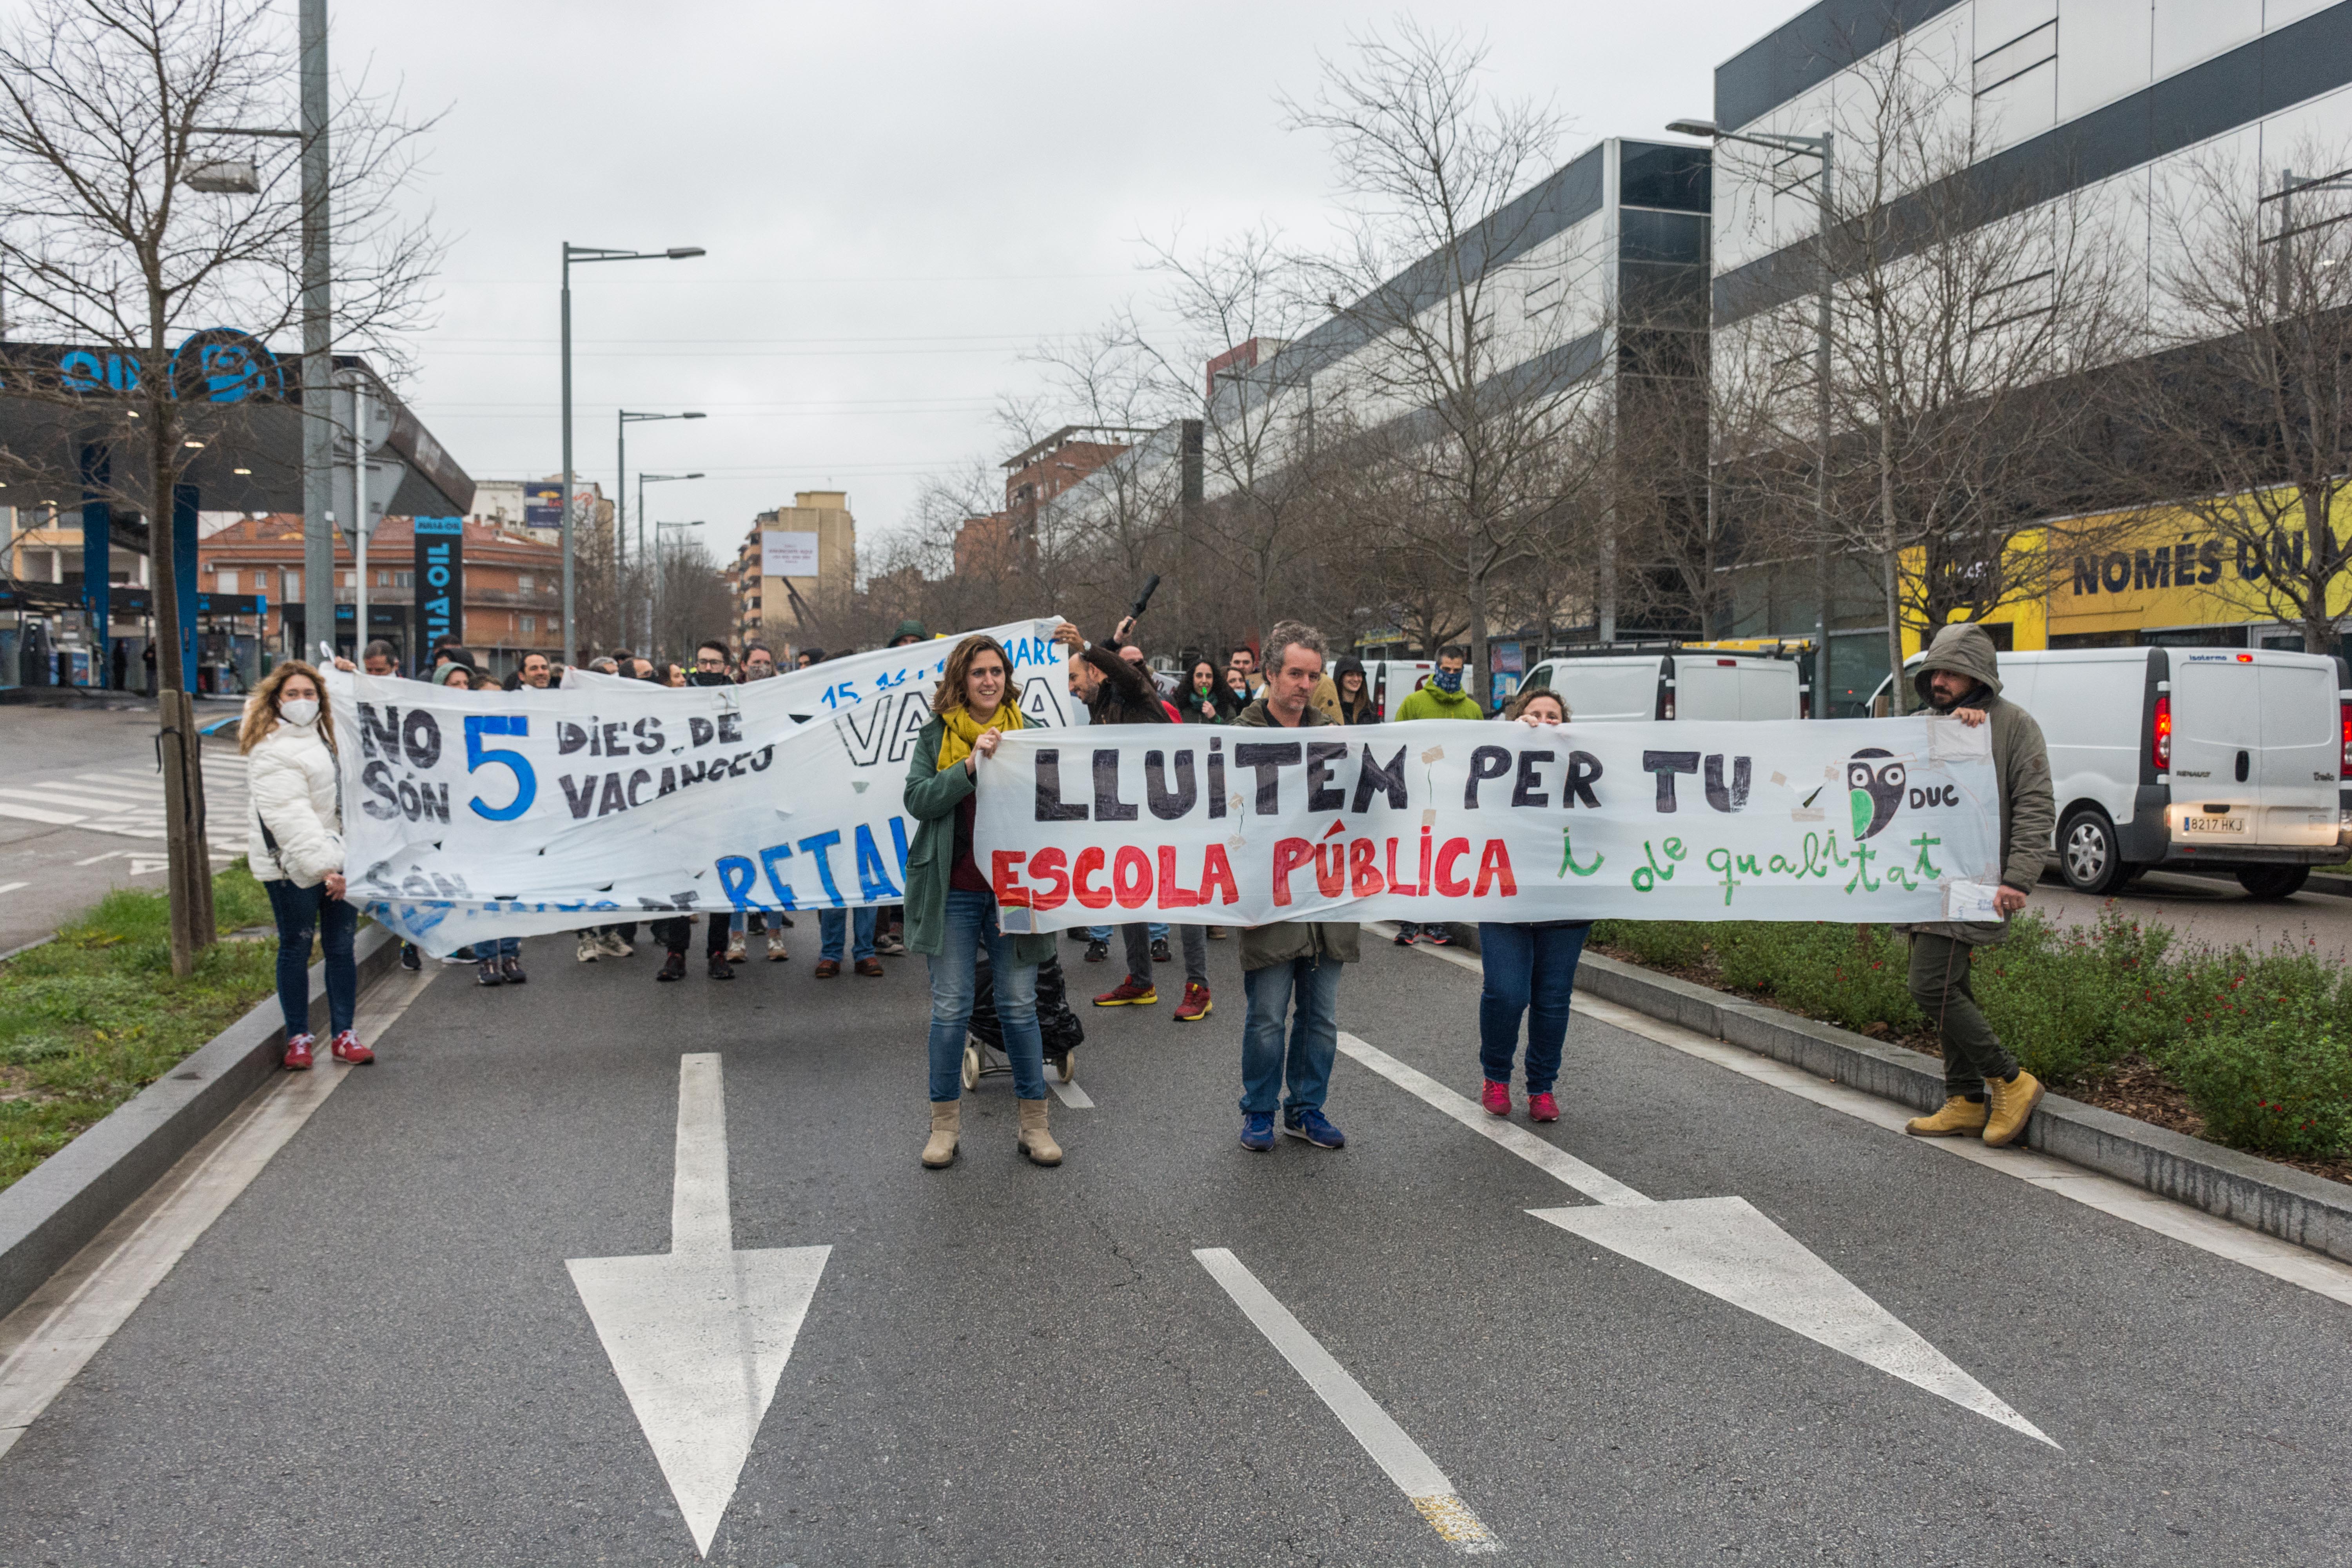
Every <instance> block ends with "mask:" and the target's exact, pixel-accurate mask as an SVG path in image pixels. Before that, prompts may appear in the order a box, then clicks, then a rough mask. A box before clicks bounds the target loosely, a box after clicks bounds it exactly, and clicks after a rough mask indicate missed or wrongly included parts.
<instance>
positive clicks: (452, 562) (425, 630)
mask: <svg viewBox="0 0 2352 1568" xmlns="http://www.w3.org/2000/svg"><path fill="white" fill-rule="evenodd" d="M465 635H466V520H465V519H464V518H462V517H420V518H418V519H417V520H416V638H417V641H418V643H419V644H421V645H422V646H421V647H419V648H418V649H417V654H418V664H417V668H420V669H426V668H431V666H430V664H429V663H427V662H425V660H426V659H427V658H429V655H430V650H431V648H432V647H433V645H434V644H435V643H436V642H438V641H440V640H441V638H443V637H457V638H459V639H461V640H462V639H463V638H464V637H465Z"/></svg>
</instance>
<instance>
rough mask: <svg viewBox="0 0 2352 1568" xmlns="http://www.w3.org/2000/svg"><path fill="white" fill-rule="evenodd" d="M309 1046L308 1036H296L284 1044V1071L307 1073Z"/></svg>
mask: <svg viewBox="0 0 2352 1568" xmlns="http://www.w3.org/2000/svg"><path fill="white" fill-rule="evenodd" d="M311 1044H312V1041H311V1037H310V1036H308V1035H297V1036H295V1037H293V1038H292V1039H290V1040H289V1041H287V1042H286V1070H287V1071H288V1072H307V1071H309V1070H310V1046H311Z"/></svg>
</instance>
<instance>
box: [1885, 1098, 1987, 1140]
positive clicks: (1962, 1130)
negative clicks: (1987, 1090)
mask: <svg viewBox="0 0 2352 1568" xmlns="http://www.w3.org/2000/svg"><path fill="white" fill-rule="evenodd" d="M1991 1114H1992V1111H1991V1108H1990V1107H1989V1106H1987V1105H1986V1104H1985V1102H1984V1101H1983V1100H1969V1099H1968V1098H1966V1097H1965V1096H1962V1095H1958V1094H1956V1095H1954V1096H1952V1097H1951V1098H1950V1099H1949V1100H1946V1101H1944V1109H1943V1110H1938V1111H1937V1112H1936V1114H1935V1115H1933V1116H1915V1117H1913V1118H1912V1119H1911V1120H1910V1121H1906V1122H1905V1123H1904V1124H1903V1131H1906V1132H1908V1133H1909V1134H1911V1136H1912V1137H1914V1138H1959V1137H1964V1136H1966V1135H1967V1134H1969V1133H1970V1132H1981V1131H1984V1124H1985V1118H1986V1117H1988V1116H1990V1115H1991Z"/></svg>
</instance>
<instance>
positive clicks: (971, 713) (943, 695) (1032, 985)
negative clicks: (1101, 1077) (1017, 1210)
mask: <svg viewBox="0 0 2352 1568" xmlns="http://www.w3.org/2000/svg"><path fill="white" fill-rule="evenodd" d="M1012 679H1013V656H1012V655H1011V654H1009V653H1007V652H1005V651H1004V646H1003V644H1002V643H1000V642H998V641H997V640H996V639H995V638H994V637H966V638H964V639H963V641H961V642H960V643H958V644H957V645H956V649H955V651H954V652H953V653H951V654H950V655H949V656H948V662H947V668H945V669H944V670H943V671H942V672H941V673H940V683H939V686H938V688H937V689H935V690H933V691H932V693H931V715H932V716H931V720H930V721H929V723H927V724H925V725H924V726H923V729H922V732H921V733H920V734H919V735H918V736H917V737H916V738H915V754H914V757H913V760H912V761H911V762H910V763H908V768H907V815H908V816H911V817H913V818H914V819H915V821H916V824H917V826H916V828H915V842H914V844H913V846H912V847H910V848H909V849H908V852H907V948H908V951H909V952H919V953H924V954H927V955H928V956H929V959H930V965H931V1036H930V1066H931V1085H930V1088H931V1135H930V1139H929V1142H926V1143H925V1144H924V1145H923V1163H924V1164H925V1165H927V1166H929V1167H930V1168H931V1169H933V1170H938V1169H939V1168H940V1167H941V1166H944V1165H947V1164H950V1163H953V1162H954V1160H955V1155H956V1142H957V1138H958V1135H959V1131H958V1116H959V1114H960V1109H961V1100H962V1097H963V1047H964V1037H965V1035H966V1033H967V1032H968V1031H969V1030H970V1028H971V1005H972V994H973V979H974V976H975V974H976V973H978V967H979V966H978V963H977V962H976V954H977V952H978V951H979V949H980V948H981V947H982V945H983V944H985V945H986V947H987V949H988V963H989V972H990V976H991V981H992V985H993V988H994V992H995V998H996V1017H997V1022H998V1023H999V1024H1001V1025H1002V1026H1003V1029H1004V1054H1005V1055H1006V1056H1007V1057H1010V1058H1012V1060H1013V1094H1014V1096H1015V1097H1016V1098H1017V1100H1018V1101H1019V1104H1020V1112H1021V1131H1020V1134H1019V1136H1018V1138H1017V1139H1016V1140H1015V1146H1016V1147H1017V1148H1019V1150H1020V1151H1021V1152H1023V1153H1024V1154H1026V1155H1027V1156H1029V1158H1030V1159H1031V1160H1032V1161H1033V1162H1034V1163H1037V1164H1040V1165H1058V1164H1060V1163H1062V1149H1061V1145H1059V1144H1058V1143H1056V1142H1054V1135H1053V1133H1052V1131H1049V1130H1048V1128H1047V1126H1046V1118H1045V1039H1044V1037H1043V1036H1041V1035H1040V1034H1039V1032H1038V1028H1037V965H1038V964H1040V963H1044V962H1045V960H1046V959H1049V958H1051V957H1053V956H1054V939H1053V937H1052V936H1051V935H1050V934H1048V935H1043V936H1038V935H1029V936H1015V935H1012V934H1010V933H1008V932H1006V931H1004V930H1003V925H1002V923H1001V922H1000V921H999V920H998V918H997V909H996V893H995V891H994V889H992V887H991V885H990V883H989V880H988V878H987V875H986V874H985V873H984V872H982V870H981V868H980V867H979V865H978V864H977V862H976V861H975V860H974V859H973V858H972V852H971V835H972V818H973V812H974V808H975V804H976V800H977V796H978V792H979V788H980V773H981V770H982V768H984V767H986V766H987V765H988V764H989V759H990V758H992V757H993V756H994V755H995V754H996V744H997V742H998V741H999V740H1001V739H1002V738H1003V734H1004V732H1005V731H1008V730H1018V729H1022V728H1024V724H1023V722H1022V718H1021V710H1020V709H1019V707H1017V706H1016V705H1015V704H1013V702H1012V701H1011V700H1009V692H1008V690H1007V689H1008V688H1009V687H1010V686H1011V685H1012Z"/></svg>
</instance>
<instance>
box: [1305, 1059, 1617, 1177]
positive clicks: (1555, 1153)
mask: <svg viewBox="0 0 2352 1568" xmlns="http://www.w3.org/2000/svg"><path fill="white" fill-rule="evenodd" d="M1339 1050H1340V1053H1341V1054H1342V1055H1344V1056H1346V1057H1347V1058H1349V1059H1350V1060H1352V1061H1356V1062H1359V1063H1361V1064H1362V1065H1363V1066H1365V1067H1368V1068H1371V1069H1372V1070H1373V1071H1374V1072H1376V1073H1378V1074H1380V1075H1381V1077H1382V1078H1384V1079H1388V1080H1389V1081H1390V1082H1391V1083H1392V1084H1394V1085H1396V1086H1397V1087H1398V1088H1399V1089H1403V1090H1404V1091H1405V1092H1406V1093H1407V1094H1410V1095H1412V1097H1413V1098H1414V1099H1416V1100H1421V1101H1422V1102H1423V1103H1424V1104H1426V1105H1429V1106H1432V1107H1433V1108H1434V1109H1436V1110H1440V1111H1443V1112H1444V1114H1446V1115H1447V1116H1450V1117H1452V1118H1453V1119H1454V1121H1459V1122H1460V1123H1462V1125H1463V1126H1465V1127H1467V1128H1468V1129H1470V1131H1473V1132H1475V1133H1477V1134H1478V1135H1479V1136H1480V1137H1482V1138H1486V1139H1487V1140H1489V1141H1491V1142H1496V1143H1499V1144H1501V1145H1502V1146H1503V1147H1504V1148H1506V1149H1508V1150H1509V1151H1510V1152H1512V1153H1514V1154H1517V1156H1518V1157H1519V1158H1520V1159H1522V1160H1525V1161H1526V1162H1527V1163H1528V1164H1530V1165H1533V1166H1535V1167H1536V1168H1537V1169H1538V1170H1540V1171H1542V1172H1544V1173H1546V1174H1548V1175H1549V1176H1552V1177H1554V1178H1556V1179H1557V1180H1559V1181H1560V1182H1563V1183H1565V1184H1568V1185H1569V1186H1570V1187H1573V1188H1575V1189H1576V1190H1577V1191H1578V1192H1580V1193H1582V1194H1584V1195H1585V1196H1586V1197H1588V1198H1591V1200H1592V1201H1593V1202H1594V1203H1597V1204H1609V1205H1613V1206H1616V1207H1620V1208H1631V1207H1633V1206H1634V1205H1640V1204H1646V1203H1648V1202H1649V1201H1650V1200H1649V1199H1648V1198H1646V1197H1643V1195H1642V1194H1640V1193H1637V1192H1635V1191H1634V1190H1633V1188H1631V1187H1629V1186H1627V1185H1626V1184H1624V1183H1622V1182H1621V1181H1619V1180H1618V1179H1617V1178H1616V1177H1614V1176H1612V1175H1611V1174H1609V1173H1608V1172H1606V1171H1602V1170H1598V1169H1596V1168H1594V1167H1593V1166H1591V1165H1588V1164H1586V1163H1584V1162H1583V1161H1581V1160H1580V1159H1578V1158H1577V1157H1576V1156H1575V1155H1573V1154H1571V1153H1570V1152H1568V1151H1567V1150H1565V1149H1562V1148H1560V1147H1559V1145H1557V1144H1553V1143H1547V1142H1544V1141H1543V1140H1542V1139H1540V1138H1538V1137H1537V1136H1536V1135H1535V1134H1534V1133H1532V1132H1530V1131H1528V1130H1527V1129H1526V1128H1524V1127H1521V1126H1519V1125H1517V1123H1515V1122H1512V1121H1507V1120H1505V1119H1504V1118H1502V1117H1499V1116H1489V1115H1487V1114H1486V1111H1485V1110H1482V1109H1481V1108H1480V1107H1479V1106H1477V1105H1476V1104H1475V1103H1474V1102H1472V1101H1471V1100H1466V1099H1465V1098H1464V1097H1463V1096H1461V1095H1458V1094H1456V1093H1454V1091H1453V1090H1452V1089H1448V1088H1446V1087H1445V1086H1444V1084H1442V1083H1440V1082H1438V1081H1437V1080H1436V1079H1433V1078H1431V1077H1430V1076H1429V1075H1428V1074H1427V1073H1424V1072H1422V1071H1420V1070H1418V1069H1417V1068H1410V1067H1407V1066H1406V1065H1405V1064H1404V1063H1402V1062H1401V1061H1399V1060H1397V1059H1396V1058H1394V1057H1392V1056H1391V1055H1389V1054H1388V1053H1387V1052H1386V1051H1384V1050H1381V1048H1380V1047H1378V1046H1374V1045H1370V1044H1368V1043H1366V1042H1365V1041H1363V1040H1361V1039H1359V1038H1357V1037H1355V1036H1354V1035H1351V1034H1349V1033H1348V1032H1347V1031H1346V1030H1345V1029H1342V1030H1340V1031H1339Z"/></svg>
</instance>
